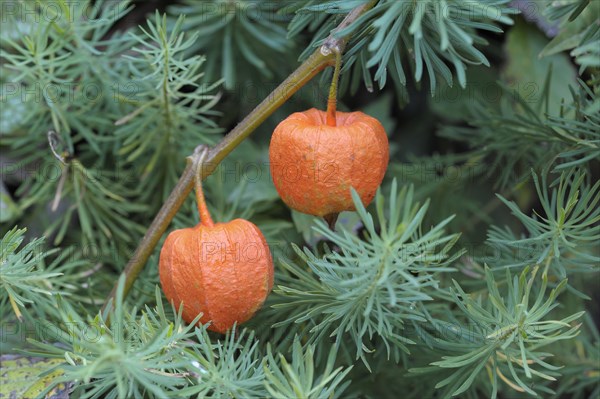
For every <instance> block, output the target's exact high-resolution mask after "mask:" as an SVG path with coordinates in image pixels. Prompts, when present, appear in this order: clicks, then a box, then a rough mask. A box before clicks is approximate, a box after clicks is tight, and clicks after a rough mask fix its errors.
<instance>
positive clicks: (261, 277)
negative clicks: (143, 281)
mask: <svg viewBox="0 0 600 399" xmlns="http://www.w3.org/2000/svg"><path fill="white" fill-rule="evenodd" d="M159 272H160V282H161V285H162V288H163V291H164V293H165V296H166V297H167V299H168V300H169V302H173V303H174V304H175V306H176V308H177V309H179V305H180V304H181V303H182V302H183V319H184V320H185V321H187V322H188V323H189V322H191V321H193V319H194V318H195V317H196V316H197V315H198V314H199V313H203V316H202V318H201V319H200V322H201V323H203V324H204V323H207V322H208V321H212V324H211V325H210V326H209V327H208V329H209V330H212V331H217V332H221V333H224V332H226V331H227V330H229V329H230V328H231V327H232V326H233V324H234V322H236V321H237V323H238V324H240V323H243V322H245V321H247V320H248V319H250V318H251V317H252V316H253V315H254V313H255V312H256V311H257V310H258V309H259V308H260V307H261V305H262V304H263V302H264V301H265V299H266V297H267V295H268V294H269V292H270V291H271V288H272V287H273V259H272V257H271V253H270V251H269V246H268V245H267V242H266V241H265V238H264V236H263V235H262V233H261V232H260V230H259V229H258V227H256V226H255V225H254V224H252V223H250V222H249V221H247V220H243V219H236V220H232V221H231V222H228V223H216V224H215V225H214V226H205V225H202V224H198V225H197V226H196V227H193V228H188V229H181V230H175V231H173V232H172V233H170V234H169V235H168V237H167V239H166V241H165V244H164V245H163V247H162V250H161V252H160V262H159Z"/></svg>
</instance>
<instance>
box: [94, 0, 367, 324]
mask: <svg viewBox="0 0 600 399" xmlns="http://www.w3.org/2000/svg"><path fill="white" fill-rule="evenodd" d="M375 3H376V1H375V0H373V1H370V2H369V3H365V4H362V5H360V6H358V7H356V8H354V9H353V10H352V11H350V13H349V14H348V15H346V17H345V18H344V20H343V21H342V22H341V23H340V24H339V25H338V27H337V28H336V29H335V30H334V31H332V34H331V35H330V36H329V37H328V38H327V39H326V40H325V42H324V44H323V46H321V48H320V49H317V50H316V51H315V52H314V53H313V54H312V55H311V56H310V57H309V58H308V59H307V60H306V61H304V62H303V63H302V64H301V65H300V66H299V67H298V69H296V70H295V71H294V72H293V73H292V74H291V75H290V76H288V78H287V79H286V80H284V81H283V82H282V83H281V84H280V85H279V86H278V87H277V88H276V89H275V90H274V91H273V92H272V93H271V94H270V95H269V96H268V97H267V98H265V99H264V100H263V101H262V102H261V103H260V104H258V105H257V106H256V108H254V109H253V110H252V112H250V113H249V114H248V116H246V117H245V118H244V119H243V120H242V121H241V122H240V123H239V124H238V125H237V126H236V127H235V128H233V130H231V132H229V133H228V134H227V135H226V136H225V137H224V138H223V140H221V141H220V142H219V143H218V144H217V145H216V146H215V147H214V148H212V149H211V150H209V151H208V154H207V156H206V158H205V159H204V160H203V161H200V160H199V154H198V151H196V152H195V153H194V155H193V156H191V157H188V164H187V166H186V168H185V170H184V171H183V174H182V175H181V176H180V178H179V181H178V182H177V184H176V185H175V188H174V189H173V191H172V192H171V194H169V197H168V198H167V200H166V201H165V203H164V204H163V206H162V207H161V208H160V210H159V211H158V214H157V215H156V217H155V218H154V220H153V221H152V224H151V225H150V227H149V228H148V231H147V232H146V234H145V235H144V238H143V239H142V241H141V242H140V244H139V246H138V247H137V249H136V250H135V253H134V254H133V256H132V257H131V259H130V260H129V262H128V263H127V265H126V266H125V270H124V273H125V284H124V288H123V297H125V296H126V295H127V293H128V292H129V291H130V290H131V287H132V286H133V282H134V281H135V280H136V278H137V276H138V275H139V274H140V272H141V271H142V269H143V268H144V266H145V265H146V262H147V260H148V258H149V257H150V255H152V252H153V251H154V248H155V247H156V244H157V243H158V241H159V240H160V238H161V237H162V235H163V234H164V232H165V231H166V230H167V227H168V226H169V224H170V223H171V220H172V219H173V217H174V216H175V214H176V213H177V211H178V210H179V208H180V207H181V205H182V204H183V202H184V201H185V199H186V197H187V196H188V195H189V193H190V192H191V191H192V188H193V187H194V179H195V178H196V172H197V170H198V169H200V170H201V173H200V174H199V175H198V177H197V179H200V180H203V179H205V178H206V177H207V176H209V175H210V174H211V173H212V172H214V170H215V169H216V168H217V166H218V165H219V163H220V162H221V161H222V160H223V159H224V158H225V157H226V156H227V155H228V154H229V153H230V152H231V151H233V149H235V148H236V147H237V146H238V145H239V144H240V143H241V142H242V141H243V140H244V139H246V137H248V136H249V135H250V134H251V133H252V132H253V131H254V130H255V129H256V128H257V127H258V126H259V125H260V124H261V123H263V122H264V121H265V120H266V119H267V118H268V117H269V116H270V115H271V114H272V113H273V112H275V110H276V109H278V108H279V107H280V106H281V105H282V104H283V103H285V102H286V101H287V100H288V99H289V98H290V97H291V96H292V95H293V94H294V93H296V92H297V91H298V90H299V89H300V88H302V87H303V86H304V85H305V84H306V83H307V82H308V81H310V80H311V79H312V78H313V77H314V76H315V75H317V74H318V73H319V72H320V71H321V70H322V69H323V68H325V67H327V66H329V65H332V64H333V61H334V59H335V54H333V53H332V51H331V50H330V49H334V48H335V49H338V50H339V52H340V53H341V52H343V50H344V48H345V46H346V43H347V41H348V38H336V37H335V36H334V34H333V33H334V32H335V31H337V30H340V29H343V28H345V27H347V26H348V25H350V24H351V23H352V22H354V21H356V20H357V19H358V17H360V16H361V15H362V14H363V13H365V12H366V11H367V10H369V9H370V8H372V7H373V6H374V5H375ZM198 163H201V165H198ZM116 293H117V283H115V285H114V287H113V289H112V291H111V292H110V294H109V296H108V297H107V299H106V301H105V302H104V306H103V309H102V311H103V313H104V314H106V312H108V310H110V309H107V306H108V305H109V304H111V303H114V300H115V298H116Z"/></svg>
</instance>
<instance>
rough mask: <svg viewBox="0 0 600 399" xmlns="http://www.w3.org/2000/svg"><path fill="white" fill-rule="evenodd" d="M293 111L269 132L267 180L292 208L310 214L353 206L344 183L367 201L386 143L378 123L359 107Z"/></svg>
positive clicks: (386, 155)
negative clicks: (330, 116) (329, 119)
mask: <svg viewBox="0 0 600 399" xmlns="http://www.w3.org/2000/svg"><path fill="white" fill-rule="evenodd" d="M336 123H337V126H334V127H333V126H328V125H327V124H326V112H325V111H319V110H317V109H315V108H312V109H309V110H308V111H304V112H296V113H294V114H292V115H290V116H289V117H288V118H286V119H285V120H283V121H282V122H281V123H280V124H279V125H278V126H277V127H276V128H275V132H273V136H272V138H271V145H270V148H269V157H270V163H271V175H272V178H273V183H274V185H275V188H276V189H277V192H278V193H279V195H280V196H281V199H282V200H283V201H284V202H285V203H286V204H287V205H288V206H289V207H290V208H292V209H295V210H297V211H300V212H303V213H308V214H311V215H316V216H325V215H329V214H331V213H339V212H342V211H347V210H354V204H353V202H352V197H351V194H350V187H354V189H355V190H356V191H357V193H358V194H359V196H360V198H361V200H362V202H363V204H365V206H366V205H368V204H369V203H370V202H371V201H372V200H373V198H374V197H375V193H376V191H377V188H378V187H379V185H380V184H381V181H382V180H383V176H384V174H385V171H386V169H387V165H388V161H389V145H388V139H387V136H386V134H385V130H384V128H383V126H382V125H381V123H379V121H378V120H377V119H375V118H373V117H370V116H368V115H366V114H364V113H362V112H337V113H336Z"/></svg>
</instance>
